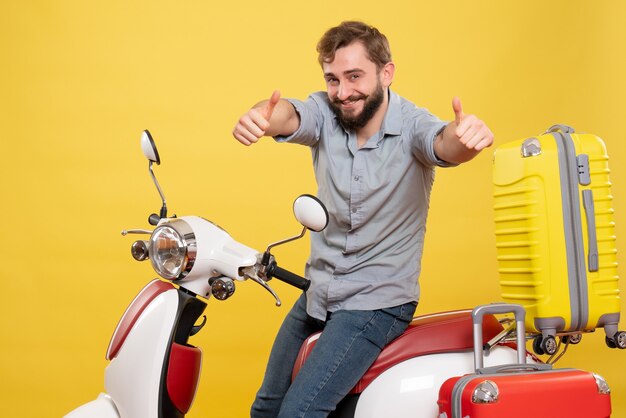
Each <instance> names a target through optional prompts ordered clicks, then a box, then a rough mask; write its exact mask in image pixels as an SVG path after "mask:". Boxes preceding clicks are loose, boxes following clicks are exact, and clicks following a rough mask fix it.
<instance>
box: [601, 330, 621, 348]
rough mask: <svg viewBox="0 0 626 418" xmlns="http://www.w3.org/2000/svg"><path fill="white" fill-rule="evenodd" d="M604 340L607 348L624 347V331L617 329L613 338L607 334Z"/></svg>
mask: <svg viewBox="0 0 626 418" xmlns="http://www.w3.org/2000/svg"><path fill="white" fill-rule="evenodd" d="M605 341H606V345H608V346H609V348H620V349H622V350H623V349H626V332H624V331H617V332H616V333H615V335H614V336H613V338H609V337H608V336H607V337H606V340H605Z"/></svg>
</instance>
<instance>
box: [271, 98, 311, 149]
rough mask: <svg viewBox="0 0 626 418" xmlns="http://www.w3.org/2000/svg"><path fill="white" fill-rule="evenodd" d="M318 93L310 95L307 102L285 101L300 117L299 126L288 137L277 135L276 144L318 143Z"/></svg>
mask: <svg viewBox="0 0 626 418" xmlns="http://www.w3.org/2000/svg"><path fill="white" fill-rule="evenodd" d="M318 96H319V93H316V94H312V95H311V96H309V97H308V98H307V100H305V101H302V100H298V99H287V100H288V101H289V103H291V104H292V105H293V107H294V108H295V110H296V113H298V116H300V126H299V127H298V129H297V130H296V131H295V132H294V133H293V134H291V135H289V136H282V135H277V136H275V137H274V140H276V141H277V142H290V143H294V144H300V145H307V146H310V147H312V146H314V145H315V144H317V141H319V137H320V130H321V126H322V118H323V116H322V112H321V110H320V105H319V103H318V101H319V100H323V99H321V98H320V97H318Z"/></svg>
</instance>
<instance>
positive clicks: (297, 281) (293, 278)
mask: <svg viewBox="0 0 626 418" xmlns="http://www.w3.org/2000/svg"><path fill="white" fill-rule="evenodd" d="M267 275H268V276H269V277H275V278H277V279H278V280H281V281H283V282H285V283H287V284H290V285H292V286H294V287H297V288H298V289H302V290H304V291H306V290H307V289H308V288H309V286H310V285H311V281H310V280H308V279H305V278H304V277H301V276H298V275H297V274H294V273H292V272H290V271H288V270H285V269H283V268H280V267H278V266H277V265H276V264H273V265H272V267H270V269H269V271H268V274H267Z"/></svg>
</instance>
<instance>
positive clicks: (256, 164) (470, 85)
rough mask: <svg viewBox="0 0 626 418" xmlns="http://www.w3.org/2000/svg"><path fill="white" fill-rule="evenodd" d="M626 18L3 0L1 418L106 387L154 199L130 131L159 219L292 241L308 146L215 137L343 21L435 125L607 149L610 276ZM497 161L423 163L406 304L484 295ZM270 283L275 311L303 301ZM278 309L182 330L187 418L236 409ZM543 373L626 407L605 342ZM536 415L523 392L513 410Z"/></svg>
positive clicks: (601, 5) (260, 297)
mask: <svg viewBox="0 0 626 418" xmlns="http://www.w3.org/2000/svg"><path fill="white" fill-rule="evenodd" d="M625 16H626V4H625V3H624V2H621V1H618V0H615V1H597V2H587V1H543V0H541V1H535V0H533V1H524V2H519V1H515V2H514V1H486V0H481V1H450V0H445V1H436V2H434V1H422V0H406V1H397V2H394V1H391V2H379V1H372V0H362V1H352V0H349V1H341V2H340V1H336V0H332V1H331V0H320V1H317V2H306V3H305V2H294V1H292V0H289V1H287V0H280V1H262V2H252V1H246V2H239V1H230V2H210V1H193V0H187V1H182V2H171V1H142V2H139V1H132V2H129V1H119V0H113V1H107V2H83V1H20V2H9V1H3V2H2V3H1V4H0V59H1V62H0V141H1V145H2V146H1V147H0V202H1V203H2V204H1V206H0V210H1V214H2V227H1V231H2V232H1V241H0V265H1V269H0V271H1V273H0V274H1V278H2V282H1V283H2V285H3V287H4V288H3V289H2V290H1V291H0V326H1V330H2V333H1V336H0V376H1V379H0V404H1V405H2V413H1V414H2V416H5V417H56V416H61V415H63V414H64V413H66V412H68V411H69V410H71V409H73V408H74V407H76V406H78V405H80V404H82V403H84V402H87V401H88V400H90V399H93V398H95V396H96V395H97V394H98V392H99V391H101V390H102V389H103V369H104V367H105V365H106V362H105V360H104V353H105V350H106V347H107V344H108V341H109V337H110V335H111V332H112V331H113V329H114V327H115V325H116V323H117V321H118V318H119V316H120V315H121V314H122V312H123V310H124V308H125V307H126V305H127V304H128V302H129V301H130V300H131V299H132V297H133V296H134V295H135V294H136V292H137V291H138V290H139V289H140V288H141V287H142V286H143V285H144V284H145V283H146V282H147V281H148V280H149V279H151V278H152V277H153V276H154V273H153V272H152V270H151V268H150V266H149V265H148V264H147V263H143V264H141V263H137V262H135V261H134V260H132V259H131V257H130V254H129V247H130V244H131V243H132V241H133V238H128V237H122V236H120V233H119V232H120V230H121V229H122V228H129V227H146V226H147V224H146V221H145V220H146V217H147V215H148V214H149V213H151V212H154V211H156V210H158V208H159V203H160V202H159V199H158V196H157V193H156V190H154V188H153V186H152V184H151V182H150V180H149V177H148V172H147V164H146V162H145V160H144V158H143V156H142V155H141V152H140V149H139V136H140V132H141V130H142V129H145V128H148V129H150V130H151V132H152V133H153V135H154V137H155V140H156V142H157V144H158V146H159V150H160V153H161V157H162V160H163V164H162V165H161V166H160V167H157V170H156V171H157V176H158V178H159V179H160V181H161V185H162V187H163V188H164V191H165V193H166V196H167V198H168V202H169V207H170V208H171V210H172V212H174V213H176V214H178V215H185V214H196V215H202V216H205V217H207V218H209V219H212V220H214V221H215V222H217V223H219V224H220V225H221V226H223V227H224V228H225V229H227V230H228V231H229V232H230V233H231V234H232V235H233V236H234V237H235V238H236V239H238V240H240V241H242V242H244V243H246V244H247V245H249V246H252V247H255V248H258V249H263V248H264V246H265V245H267V243H269V242H271V241H275V240H278V239H282V238H284V237H286V236H289V235H293V234H295V233H297V232H298V231H299V227H298V225H297V224H296V222H295V221H294V220H292V217H291V201H292V200H293V199H294V198H295V197H296V196H297V195H298V194H299V193H304V192H308V193H314V192H315V185H314V180H313V177H312V170H311V168H310V154H309V151H308V150H307V149H306V148H301V147H297V146H293V145H279V144H275V143H273V141H271V140H264V141H263V142H262V143H261V144H259V145H258V146H255V147H253V148H245V147H243V146H241V145H239V144H238V143H236V142H235V140H234V139H232V137H231V135H230V132H231V129H232V127H233V125H234V123H235V121H236V119H237V118H238V117H239V116H240V114H241V113H243V112H244V111H245V110H246V109H247V108H248V107H249V106H251V105H252V104H254V103H255V102H256V101H258V100H260V99H262V98H265V97H268V96H269V95H270V94H271V92H272V90H273V89H276V88H279V89H281V91H282V92H283V95H284V96H291V97H298V98H305V97H306V95H307V94H308V93H309V92H311V91H314V90H320V89H323V88H324V85H323V80H322V77H321V73H320V69H319V67H318V65H317V62H316V54H315V51H314V50H315V45H316V42H317V40H318V38H319V36H320V35H321V34H322V32H323V31H324V30H325V29H327V28H328V27H330V26H333V25H335V24H337V23H338V22H340V21H341V20H344V19H353V18H357V19H363V20H365V21H367V22H370V23H372V24H374V25H376V26H378V27H379V28H380V29H381V30H382V32H383V33H385V34H386V35H387V36H388V38H389V40H390V42H391V46H392V52H393V54H394V60H395V62H396V65H397V72H396V78H395V81H394V85H393V88H394V89H395V90H396V91H397V92H399V93H400V94H401V95H403V96H405V97H407V98H409V99H411V100H413V101H414V102H416V103H417V104H419V105H420V106H423V107H427V108H429V109H430V110H431V111H432V112H434V113H435V114H437V115H439V116H440V117H442V118H444V119H450V118H452V117H453V113H452V110H451V106H450V101H451V99H452V96H453V95H459V96H460V97H461V99H462V100H463V103H464V106H465V111H466V112H467V113H476V114H478V115H479V116H480V117H481V118H483V119H484V120H486V121H487V122H488V123H489V125H490V126H491V128H492V130H493V131H494V132H495V134H496V144H498V143H503V142H506V141H508V140H513V139H518V138H520V137H525V136H530V135H533V134H537V133H540V132H542V131H543V130H544V129H546V128H547V127H548V126H550V125H551V124H553V123H567V124H570V125H572V126H574V127H576V128H577V129H578V130H580V131H586V132H593V133H596V134H598V135H600V136H601V137H603V138H604V140H605V141H606V144H607V147H608V150H609V155H610V156H611V161H610V164H611V167H612V170H613V171H612V181H613V183H614V194H615V200H614V206H615V209H616V211H617V235H618V238H619V240H618V248H621V249H622V252H621V253H620V262H621V267H620V272H621V274H622V276H624V275H625V272H624V269H623V266H624V265H626V259H625V254H626V249H625V248H623V247H624V245H626V241H625V239H626V238H624V237H626V216H625V214H626V193H625V192H624V191H625V190H626V146H625V145H624V144H625V142H624V136H625V134H624V128H623V123H624V116H625V110H626V106H625V104H624V103H625V102H624V97H625V96H626V81H625V80H626V77H625V76H624V75H625V74H626V51H625V45H626V26H625V25H624V17H625ZM491 156H492V149H490V150H488V151H487V152H485V153H483V154H482V155H480V156H479V157H478V158H477V159H476V160H474V161H473V162H472V163H470V164H467V165H465V166H462V167H459V168H457V169H452V170H445V171H444V170H440V171H439V172H438V179H437V181H436V185H435V189H434V192H433V195H432V204H431V215H430V218H429V225H428V227H429V228H428V234H427V244H426V250H425V253H424V261H423V276H422V278H421V282H422V289H423V298H422V301H421V304H420V306H419V308H418V313H419V314H424V313H428V312H433V311H437V310H448V309H455V308H461V307H472V306H475V305H477V304H481V303H487V302H491V301H497V300H499V288H498V284H497V274H496V263H495V248H494V246H495V238H494V233H493V229H494V228H493V220H492V219H493V216H492V211H491V202H492V200H491V199H492V198H491V190H492V188H491ZM307 252H308V243H307V241H306V240H303V241H301V242H299V243H296V244H293V245H290V246H285V247H283V248H281V249H278V250H276V255H277V257H279V260H280V261H281V263H282V264H283V265H284V266H285V267H287V268H290V269H293V270H295V271H299V272H301V271H302V265H303V263H304V261H305V259H306V256H307ZM624 280H625V279H624V278H622V279H621V281H620V284H621V288H622V289H624V288H626V286H625V285H626V282H625V281H624ZM275 287H276V290H277V291H278V292H279V293H280V295H281V296H282V298H283V301H284V302H285V305H290V304H291V303H292V301H293V300H294V299H295V297H296V296H297V292H296V291H294V290H291V289H288V288H287V286H286V285H283V284H276V285H275ZM624 308H625V304H624V302H623V300H622V310H624ZM286 311H287V308H281V309H277V308H275V307H274V306H273V303H272V299H271V297H270V296H269V294H266V293H265V291H263V290H262V289H261V288H260V287H258V286H257V285H255V284H253V283H243V284H241V285H239V287H238V290H237V293H236V294H235V296H234V297H233V298H232V299H230V300H229V301H227V302H218V301H213V300H212V301H211V302H210V303H209V307H208V309H207V315H208V317H209V322H208V324H207V326H206V327H205V328H204V330H203V331H202V332H201V333H200V334H198V335H197V336H195V337H194V338H193V340H192V342H193V343H194V344H196V345H199V346H201V347H202V348H203V349H204V353H205V358H204V369H203V373H202V379H201V383H200V389H199V394H198V396H197V398H196V402H195V406H194V409H193V410H192V412H191V413H190V414H189V416H190V417H243V416H246V414H247V411H248V407H249V404H250V402H251V400H252V398H253V396H254V393H255V390H256V388H257V386H258V384H259V382H260V379H261V376H262V372H263V369H264V366H265V360H266V357H267V354H268V350H269V347H270V344H271V341H272V339H273V337H274V334H275V332H276V330H277V327H278V326H279V323H280V321H281V319H282V317H283V316H284V315H285V314H286ZM624 328H626V321H624V320H622V329H624ZM559 365H560V366H570V367H578V368H583V369H587V370H591V371H595V372H597V373H599V374H601V375H603V376H605V377H606V378H607V380H608V381H609V383H610V384H611V386H612V389H613V404H614V415H613V416H615V417H626V379H624V373H626V352H624V351H618V350H609V349H608V348H607V347H606V346H605V345H604V333H603V331H599V332H596V333H595V334H591V335H586V336H585V338H584V339H583V342H582V343H581V345H579V346H576V347H572V348H571V351H570V352H569V353H568V354H567V355H566V357H565V359H564V360H562V361H561V362H560V363H559ZM541 407H546V406H539V405H533V404H532V403H531V402H530V400H529V413H528V415H529V416H532V412H531V411H532V410H533V409H534V408H541ZM417 413H419V412H417ZM137 418H141V417H137Z"/></svg>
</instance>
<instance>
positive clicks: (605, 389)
mask: <svg viewBox="0 0 626 418" xmlns="http://www.w3.org/2000/svg"><path fill="white" fill-rule="evenodd" d="M592 374H593V378H594V379H596V385H597V386H598V393H599V394H601V395H610V394H611V388H610V387H609V384H608V383H607V382H606V380H604V378H603V377H602V376H600V375H599V374H595V373H592Z"/></svg>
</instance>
